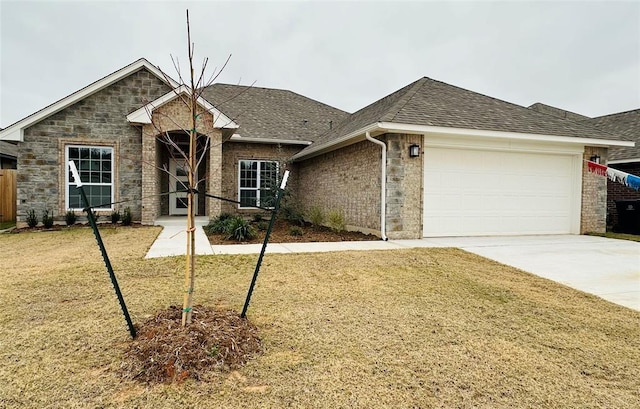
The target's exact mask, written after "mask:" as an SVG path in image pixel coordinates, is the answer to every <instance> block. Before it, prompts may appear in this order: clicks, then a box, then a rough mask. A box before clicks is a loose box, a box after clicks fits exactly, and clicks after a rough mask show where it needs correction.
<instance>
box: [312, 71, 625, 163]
mask: <svg viewBox="0 0 640 409" xmlns="http://www.w3.org/2000/svg"><path fill="white" fill-rule="evenodd" d="M376 122H391V123H399V124H411V125H426V126H434V127H446V128H461V129H473V130H484V131H502V132H516V133H527V134H538V135H552V136H566V137H580V138H593V139H601V140H612V141H616V140H621V138H620V137H619V136H618V135H614V134H611V133H609V132H606V131H603V130H601V129H596V128H594V127H592V126H589V125H588V124H583V123H578V122H572V121H566V120H564V119H560V118H556V117H554V116H551V115H547V114H543V113H540V112H537V111H535V110H533V109H528V108H525V107H523V106H520V105H516V104H512V103H509V102H506V101H502V100H499V99H496V98H492V97H489V96H486V95H482V94H479V93H476V92H472V91H468V90H466V89H463V88H459V87H456V86H453V85H449V84H446V83H444V82H440V81H436V80H433V79H430V78H427V77H424V78H421V79H419V80H418V81H415V82H413V83H411V84H409V85H407V86H406V87H404V88H402V89H400V90H398V91H396V92H394V93H392V94H390V95H388V96H386V97H384V98H382V99H380V100H378V101H376V102H374V103H373V104H371V105H369V106H367V107H365V108H362V109H361V110H359V111H357V112H355V113H353V114H352V115H350V116H349V117H348V118H347V119H345V120H344V121H343V122H342V123H341V124H339V125H338V126H337V127H336V128H334V129H333V130H332V131H330V132H327V133H325V134H324V135H322V136H321V137H319V138H318V139H317V140H316V143H315V144H314V145H312V146H310V147H307V148H305V150H303V151H302V152H301V153H302V154H304V152H305V151H307V150H311V149H312V148H313V149H315V150H317V149H318V148H320V147H321V146H324V145H327V146H328V145H331V141H332V140H335V139H337V138H340V137H341V136H344V135H348V134H349V133H351V132H354V131H356V130H358V129H362V128H364V127H366V126H368V125H371V124H374V123H376Z"/></svg>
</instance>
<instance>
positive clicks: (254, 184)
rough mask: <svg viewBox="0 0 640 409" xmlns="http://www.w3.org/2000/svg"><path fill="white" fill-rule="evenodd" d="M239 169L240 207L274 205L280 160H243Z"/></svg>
mask: <svg viewBox="0 0 640 409" xmlns="http://www.w3.org/2000/svg"><path fill="white" fill-rule="evenodd" d="M239 171H240V175H239V177H238V181H239V185H240V188H239V189H238V196H239V199H238V201H239V202H240V207H241V208H242V207H255V206H261V207H269V208H270V207H274V206H275V203H274V200H275V192H276V188H277V187H278V162H275V161H265V160H241V161H240V169H239Z"/></svg>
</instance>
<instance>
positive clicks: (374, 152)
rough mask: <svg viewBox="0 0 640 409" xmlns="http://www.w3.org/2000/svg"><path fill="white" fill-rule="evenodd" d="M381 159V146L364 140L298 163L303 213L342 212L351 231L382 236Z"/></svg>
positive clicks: (298, 196) (297, 196)
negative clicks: (316, 209) (313, 209)
mask: <svg viewBox="0 0 640 409" xmlns="http://www.w3.org/2000/svg"><path fill="white" fill-rule="evenodd" d="M380 160H381V148H380V146H378V145H376V144H374V143H373V142H369V141H363V142H358V143H356V144H353V145H349V146H347V147H345V148H342V149H339V150H336V151H333V152H329V153H326V154H323V155H320V156H316V157H314V158H311V159H308V160H305V161H302V162H298V163H296V171H297V174H298V176H297V179H296V181H295V188H294V189H295V193H296V195H295V197H296V198H297V200H298V203H299V205H300V207H301V210H302V211H303V213H307V212H308V211H309V209H310V208H311V207H312V206H318V207H320V209H322V211H323V212H324V214H325V217H326V215H327V214H328V213H329V212H330V211H333V210H338V211H342V212H343V214H344V217H345V222H346V224H347V227H348V228H349V229H353V230H360V231H363V232H366V233H373V234H377V235H380Z"/></svg>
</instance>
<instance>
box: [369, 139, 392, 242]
mask: <svg viewBox="0 0 640 409" xmlns="http://www.w3.org/2000/svg"><path fill="white" fill-rule="evenodd" d="M365 138H367V140H368V141H371V142H373V143H375V144H376V145H380V146H381V147H382V168H381V170H380V236H381V238H382V240H384V241H387V240H389V238H388V237H387V145H386V144H385V143H384V142H382V141H379V140H377V139H374V138H372V137H371V135H370V134H369V131H367V132H365Z"/></svg>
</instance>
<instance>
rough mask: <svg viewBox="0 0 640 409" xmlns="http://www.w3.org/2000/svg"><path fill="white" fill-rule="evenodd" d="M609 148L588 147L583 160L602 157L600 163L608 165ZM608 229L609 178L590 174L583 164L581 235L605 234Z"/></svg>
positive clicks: (585, 164) (585, 149) (584, 163)
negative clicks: (597, 156) (594, 156)
mask: <svg viewBox="0 0 640 409" xmlns="http://www.w3.org/2000/svg"><path fill="white" fill-rule="evenodd" d="M607 154H608V149H607V148H595V147H590V146H586V147H585V148H584V154H583V156H582V157H583V159H586V160H589V158H591V157H592V156H593V155H599V156H600V163H602V164H605V165H606V163H607ZM606 229H607V178H606V177H603V176H600V175H596V174H595V173H591V172H589V169H588V167H587V162H584V161H583V163H582V208H581V214H580V233H581V234H584V233H604V232H605V231H606Z"/></svg>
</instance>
